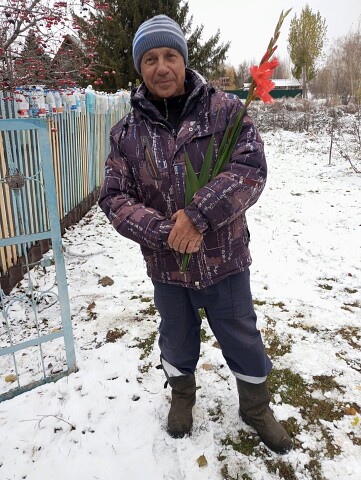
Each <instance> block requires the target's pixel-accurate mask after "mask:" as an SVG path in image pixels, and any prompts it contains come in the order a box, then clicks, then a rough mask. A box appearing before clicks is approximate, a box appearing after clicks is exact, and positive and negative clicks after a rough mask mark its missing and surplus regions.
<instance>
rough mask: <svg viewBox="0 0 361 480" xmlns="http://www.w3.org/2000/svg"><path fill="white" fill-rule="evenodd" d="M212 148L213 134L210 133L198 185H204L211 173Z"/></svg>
mask: <svg viewBox="0 0 361 480" xmlns="http://www.w3.org/2000/svg"><path fill="white" fill-rule="evenodd" d="M213 150H214V134H213V135H212V138H211V141H210V142H209V144H208V148H207V152H206V155H205V157H204V161H203V165H202V168H201V173H200V174H199V180H198V182H199V186H200V188H201V187H204V185H207V183H208V182H209V178H210V175H211V164H212V158H213Z"/></svg>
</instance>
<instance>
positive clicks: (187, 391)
mask: <svg viewBox="0 0 361 480" xmlns="http://www.w3.org/2000/svg"><path fill="white" fill-rule="evenodd" d="M168 383H169V385H170V386H171V387H172V401H171V405H170V410H169V414H168V428H167V431H168V433H169V435H170V436H171V437H173V438H182V437H184V436H185V435H188V434H189V433H190V431H191V428H192V424H193V417H192V408H193V406H194V404H195V403H196V380H195V376H194V375H182V376H179V377H169V378H168Z"/></svg>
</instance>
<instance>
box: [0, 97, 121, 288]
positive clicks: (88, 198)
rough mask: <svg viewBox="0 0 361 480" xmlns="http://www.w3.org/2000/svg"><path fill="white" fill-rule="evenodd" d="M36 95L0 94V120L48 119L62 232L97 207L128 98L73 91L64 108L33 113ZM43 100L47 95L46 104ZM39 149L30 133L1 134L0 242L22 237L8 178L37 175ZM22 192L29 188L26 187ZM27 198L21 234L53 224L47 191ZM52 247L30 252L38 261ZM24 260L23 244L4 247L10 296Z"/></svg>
mask: <svg viewBox="0 0 361 480" xmlns="http://www.w3.org/2000/svg"><path fill="white" fill-rule="evenodd" d="M34 95H35V92H31V91H25V90H23V91H21V93H18V94H16V95H10V94H6V93H2V92H0V114H1V117H0V118H2V119H11V118H19V116H29V117H32V116H36V117H38V116H39V112H40V117H41V116H43V117H44V118H43V119H42V121H43V122H46V125H47V130H48V134H49V139H50V143H51V151H52V158H53V165H54V176H55V185H56V194H57V204H58V215H59V219H60V226H61V232H62V233H64V231H65V229H66V228H68V227H69V226H70V225H73V224H75V223H77V222H78V221H79V220H80V218H82V217H83V216H84V215H85V214H86V213H87V212H88V211H89V209H90V208H91V207H92V206H93V205H94V204H95V203H96V200H97V198H98V194H99V188H100V185H101V184H102V181H103V176H104V160H105V158H106V156H107V154H108V151H109V132H110V129H111V127H112V126H113V125H114V124H115V123H116V122H117V121H118V120H120V119H121V118H122V117H123V116H124V115H125V114H126V113H127V111H128V110H129V93H128V92H125V91H124V92H117V94H114V95H107V94H97V93H96V92H94V91H92V90H85V91H78V92H77V95H76V96H74V92H73V91H64V92H62V97H63V101H62V105H61V109H59V108H58V109H56V108H54V106H53V108H51V107H52V106H51V105H46V109H45V111H43V110H39V108H37V109H36V110H34V108H32V99H33V100H34V99H35V100H36V101H38V99H37V98H36V95H35V96H34ZM37 95H38V96H39V94H37ZM24 96H25V97H26V98H27V100H28V101H29V111H27V112H26V113H25V115H24V110H20V109H19V103H20V102H21V101H20V97H21V98H24ZM44 98H45V94H44V96H43V97H42V100H44ZM75 98H76V100H77V101H75V100H74V99H75ZM33 103H34V102H33ZM21 106H23V105H21ZM44 107H45V105H44ZM60 112H61V113H60ZM1 121H2V120H1V119H0V122H1ZM38 148H39V146H38V145H37V141H36V138H35V136H34V133H33V132H31V131H19V132H12V133H9V132H0V239H4V238H9V237H13V236H14V235H16V234H17V233H18V232H19V220H18V215H19V211H18V210H19V208H18V207H17V206H16V204H15V201H14V195H12V192H11V189H10V188H9V185H8V182H7V181H6V179H8V178H9V175H10V174H11V178H12V180H13V179H14V178H15V179H16V175H15V177H14V172H15V173H16V172H21V174H20V175H19V178H20V179H21V178H22V177H34V176H36V175H37V173H38V171H39V164H38V161H39V160H38ZM23 188H24V189H27V188H28V187H27V184H26V183H25V185H24V186H23ZM23 198H24V200H23V205H21V211H22V217H23V218H22V224H23V226H22V229H23V230H24V231H23V232H22V233H23V234H25V235H26V234H28V233H30V232H34V231H43V230H44V229H46V228H47V226H48V224H49V220H48V214H47V211H46V208H45V201H44V200H45V199H44V193H43V191H42V190H41V189H40V188H39V189H38V190H37V191H36V189H35V191H34V189H32V190H30V189H29V190H28V191H26V195H24V196H23ZM49 248H50V246H49V242H48V241H44V242H37V243H35V244H31V242H30V243H29V244H28V245H27V249H28V252H27V253H28V254H29V255H30V257H31V258H32V260H33V261H34V262H36V261H37V260H39V258H41V256H42V255H43V254H44V253H45V252H46V251H47V250H48V249H49ZM23 257H24V252H23V251H22V249H21V248H20V246H19V245H8V246H5V247H1V248H0V288H1V289H2V290H3V291H4V292H5V293H6V294H7V293H9V292H10V291H11V290H12V288H13V287H14V285H16V284H17V283H18V282H19V281H20V280H21V279H22V276H23V269H22V268H19V266H21V265H22V262H23Z"/></svg>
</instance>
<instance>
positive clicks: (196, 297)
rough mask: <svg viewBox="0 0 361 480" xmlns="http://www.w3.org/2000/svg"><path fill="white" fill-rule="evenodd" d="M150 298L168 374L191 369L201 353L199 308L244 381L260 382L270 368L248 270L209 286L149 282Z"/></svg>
mask: <svg viewBox="0 0 361 480" xmlns="http://www.w3.org/2000/svg"><path fill="white" fill-rule="evenodd" d="M153 284H154V301H155V306H156V307H157V309H158V311H159V314H160V317H161V322H160V326H159V347H160V351H161V358H162V364H163V368H164V369H165V371H166V373H167V375H168V376H177V375H188V374H193V373H194V371H195V369H196V366H197V362H198V359H199V353H200V329H201V323H202V321H201V318H200V316H199V312H198V310H199V309H200V308H204V310H205V313H206V316H207V320H208V323H209V325H210V327H211V329H212V331H213V333H214V336H215V337H216V339H217V340H218V343H219V345H220V347H221V349H222V354H223V356H224V359H225V360H226V362H227V365H228V366H229V368H230V369H231V371H232V372H233V373H234V375H235V376H236V377H237V378H239V379H241V380H244V381H246V382H250V383H262V382H264V381H265V380H266V377H267V375H268V373H269V372H270V370H271V367H272V363H271V361H270V359H269V358H268V356H267V354H266V352H265V349H264V345H263V342H262V338H261V334H260V332H259V330H258V329H257V326H256V322H257V317H256V314H255V311H254V308H253V301H252V294H251V290H250V273H249V269H247V270H245V271H244V272H240V273H238V274H235V275H230V276H229V277H227V278H226V279H224V280H222V281H221V282H219V283H216V284H215V285H211V286H210V287H207V288H204V289H200V290H193V289H191V288H184V287H181V286H177V285H170V284H165V283H160V282H155V281H153Z"/></svg>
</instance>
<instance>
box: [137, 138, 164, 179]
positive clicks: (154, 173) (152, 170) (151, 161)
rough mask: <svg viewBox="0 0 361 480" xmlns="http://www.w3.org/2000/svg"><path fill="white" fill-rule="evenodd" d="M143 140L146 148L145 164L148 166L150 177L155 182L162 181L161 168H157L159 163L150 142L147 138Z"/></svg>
mask: <svg viewBox="0 0 361 480" xmlns="http://www.w3.org/2000/svg"><path fill="white" fill-rule="evenodd" d="M141 140H142V145H143V148H144V159H145V164H146V166H147V170H148V172H149V175H150V176H151V178H152V179H153V180H157V181H159V180H161V179H162V176H161V174H160V171H159V168H158V166H157V162H156V160H155V157H154V153H153V150H152V148H151V146H150V145H149V141H148V138H147V137H141Z"/></svg>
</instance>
